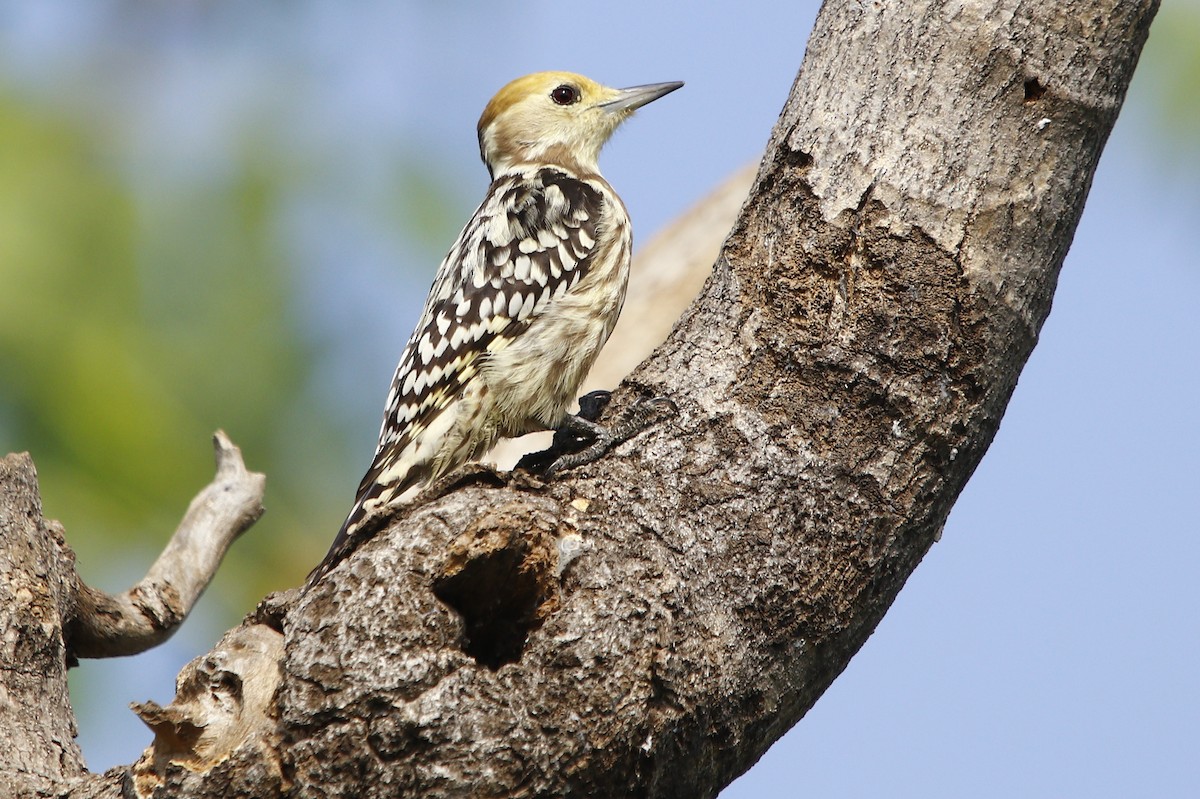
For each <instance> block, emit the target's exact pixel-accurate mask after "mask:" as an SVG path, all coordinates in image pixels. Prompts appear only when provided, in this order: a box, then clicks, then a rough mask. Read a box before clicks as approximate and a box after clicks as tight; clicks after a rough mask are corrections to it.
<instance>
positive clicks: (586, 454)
mask: <svg viewBox="0 0 1200 799" xmlns="http://www.w3.org/2000/svg"><path fill="white" fill-rule="evenodd" d="M609 398H610V393H609V392H607V391H593V392H592V393H590V394H588V395H586V396H584V397H581V398H580V399H579V414H578V415H568V416H567V418H566V419H564V420H563V424H562V426H561V427H559V428H558V430H556V431H554V441H553V442H552V443H551V445H550V448H549V449H547V450H545V451H543V452H535V453H532V454H530V455H526V456H525V457H524V458H522V459H521V462H520V463H518V464H517V468H521V469H529V470H531V471H540V472H541V473H542V474H543V476H545V477H547V478H549V477H552V476H554V475H555V474H557V473H558V472H561V471H563V470H566V469H574V468H575V467H577V466H583V465H585V464H588V463H591V462H592V461H595V460H598V459H599V458H601V457H603V456H604V455H605V454H607V453H608V452H609V451H610V450H612V449H614V448H615V447H617V446H618V445H620V444H622V443H624V442H625V441H628V440H629V439H630V438H633V437H634V436H635V435H637V434H638V433H640V432H641V431H642V430H644V429H646V428H647V427H648V426H650V425H651V424H653V423H654V422H656V421H657V420H658V417H659V416H660V415H661V414H662V412H663V411H664V410H665V411H671V412H675V411H677V410H678V409H677V408H676V406H675V403H674V402H672V401H671V400H669V399H667V398H666V397H655V398H654V399H649V400H641V401H639V402H638V403H637V404H635V405H634V406H633V407H632V408H630V409H629V410H628V411H627V412H626V413H625V414H624V415H623V416H622V418H621V419H620V420H619V421H618V422H617V423H616V424H614V425H612V426H610V427H602V426H601V425H599V424H596V420H597V418H598V417H599V416H600V413H601V412H602V411H603V410H604V408H605V406H606V405H608V401H609ZM581 447H582V448H581Z"/></svg>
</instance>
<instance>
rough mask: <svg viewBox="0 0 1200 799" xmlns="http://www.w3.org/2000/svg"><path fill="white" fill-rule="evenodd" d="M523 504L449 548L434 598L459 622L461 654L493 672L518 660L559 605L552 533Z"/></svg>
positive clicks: (492, 515) (491, 519) (478, 526)
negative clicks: (547, 617) (458, 616)
mask: <svg viewBox="0 0 1200 799" xmlns="http://www.w3.org/2000/svg"><path fill="white" fill-rule="evenodd" d="M542 521H543V519H542V518H541V517H540V516H539V514H538V513H537V512H536V511H534V510H533V509H532V508H530V507H529V506H527V505H519V506H516V507H515V506H514V505H509V506H506V507H504V508H500V509H498V510H497V511H494V512H493V513H490V514H488V515H487V516H485V517H484V518H482V519H480V520H479V522H478V523H476V525H474V526H473V527H472V529H470V530H468V531H467V532H466V533H464V534H463V535H462V536H461V537H460V538H459V539H458V540H457V541H455V542H454V544H453V545H452V546H451V551H450V556H449V558H448V559H447V561H446V564H445V565H444V566H443V568H442V569H441V573H440V574H439V575H438V576H437V577H436V578H435V579H434V581H433V592H434V594H435V595H436V596H437V598H438V599H440V600H441V601H442V602H445V603H446V604H447V605H449V606H450V607H452V608H454V609H455V610H456V611H457V612H458V613H459V615H460V616H462V619H463V633H464V641H463V651H464V652H466V653H467V654H468V655H470V656H471V657H473V658H475V660H476V661H477V662H478V663H480V664H481V665H483V666H487V667H488V668H490V669H497V668H499V667H500V666H502V665H504V664H505V663H515V662H516V661H518V660H520V659H521V653H522V651H523V650H524V648H525V642H526V641H527V640H528V638H529V634H530V633H532V632H533V631H534V630H536V629H537V628H538V627H541V625H542V622H543V621H544V620H545V618H546V616H548V615H549V613H550V612H551V611H552V610H553V609H554V608H555V607H557V604H558V579H557V575H556V572H555V569H554V564H555V563H556V558H557V550H556V549H555V546H554V535H553V533H552V531H551V530H550V529H548V527H547V525H546V524H543V523H541V522H542Z"/></svg>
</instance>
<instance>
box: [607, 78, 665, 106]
mask: <svg viewBox="0 0 1200 799" xmlns="http://www.w3.org/2000/svg"><path fill="white" fill-rule="evenodd" d="M682 85H683V81H679V80H673V81H671V82H670V83H647V84H646V85H645V86H630V87H629V88H628V89H621V90H620V94H618V95H617V96H616V97H615V98H614V99H612V100H609V101H608V102H607V103H601V104H600V106H599V107H600V108H603V109H604V110H605V111H608V112H609V113H617V112H619V111H633V110H634V109H635V108H641V107H642V106H644V105H645V104H646V103H652V102H654V101H655V100H657V99H658V98H659V97H662V96H663V95H664V94H670V93H671V92H673V91H675V90H676V89H678V88H679V87H680V86H682Z"/></svg>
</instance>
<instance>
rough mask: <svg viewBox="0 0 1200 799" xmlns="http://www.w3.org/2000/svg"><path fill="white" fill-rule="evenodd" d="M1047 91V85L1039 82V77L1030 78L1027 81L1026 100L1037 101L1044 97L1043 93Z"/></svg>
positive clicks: (1028, 101)
mask: <svg viewBox="0 0 1200 799" xmlns="http://www.w3.org/2000/svg"><path fill="white" fill-rule="evenodd" d="M1045 93H1046V87H1045V86H1043V85H1042V84H1041V83H1040V82H1038V79H1037V78H1029V79H1028V80H1026V81H1025V102H1027V103H1036V102H1037V101H1038V100H1040V99H1042V95H1043V94H1045Z"/></svg>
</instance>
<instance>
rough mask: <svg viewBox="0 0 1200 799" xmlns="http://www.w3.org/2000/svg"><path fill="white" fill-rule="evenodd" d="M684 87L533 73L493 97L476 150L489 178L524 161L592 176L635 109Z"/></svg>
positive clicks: (483, 121)
mask: <svg viewBox="0 0 1200 799" xmlns="http://www.w3.org/2000/svg"><path fill="white" fill-rule="evenodd" d="M682 85H683V84H682V83H678V82H674V83H652V84H650V85H647V86H634V87H632V88H629V89H611V88H609V87H608V86H601V85H600V84H599V83H596V82H595V81H593V80H589V79H588V78H585V77H584V76H583V75H576V74H574V73H571V72H535V73H534V74H532V75H526V76H525V77H523V78H517V79H516V80H514V81H513V82H512V83H509V84H508V85H507V86H505V87H504V88H503V89H501V90H500V91H499V92H497V93H496V96H495V97H493V98H492V100H491V102H489V103H488V104H487V108H485V109H484V110H483V116H481V117H480V118H479V151H480V153H481V154H482V155H483V161H484V163H486V164H487V166H488V170H489V171H490V172H491V173H492V177H493V178H494V177H496V176H498V175H500V174H502V173H504V172H506V171H508V170H509V169H511V168H512V167H514V166H516V165H519V164H527V163H551V164H563V165H564V166H571V167H574V168H577V169H580V170H581V171H584V172H596V171H598V167H597V165H596V161H597V158H598V157H599V155H600V148H601V147H603V146H604V143H605V142H607V141H608V139H609V137H610V136H612V134H613V131H615V130H616V129H617V126H618V125H620V124H621V123H622V122H623V121H625V120H626V119H628V118H629V116H630V115H631V114H632V113H633V112H634V110H635V109H637V108H641V107H642V106H643V105H645V104H646V103H649V102H651V101H652V100H657V99H658V98H659V97H662V96H663V95H664V94H667V93H668V92H673V91H675V90H676V89H678V88H679V87H680V86H682Z"/></svg>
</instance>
